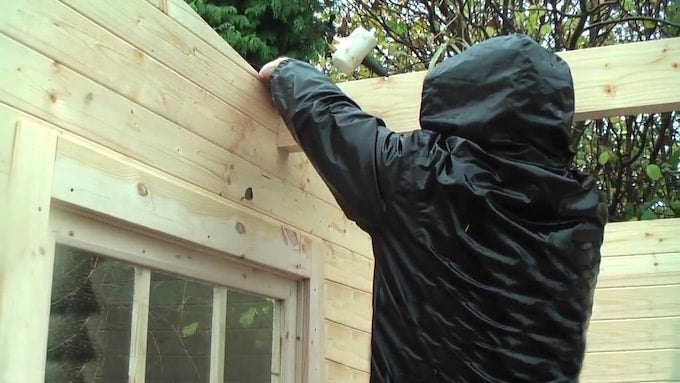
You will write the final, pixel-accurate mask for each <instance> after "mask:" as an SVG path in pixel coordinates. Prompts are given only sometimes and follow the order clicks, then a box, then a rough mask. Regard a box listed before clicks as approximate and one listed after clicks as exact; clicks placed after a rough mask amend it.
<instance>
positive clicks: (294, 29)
mask: <svg viewBox="0 0 680 383" xmlns="http://www.w3.org/2000/svg"><path fill="white" fill-rule="evenodd" d="M186 2H187V3H188V4H189V5H191V7H192V8H193V9H194V10H195V11H196V12H197V13H198V14H199V15H201V17H202V18H203V19H204V20H205V21H206V22H207V23H208V24H209V25H210V26H211V27H213V29H215V31H217V33H219V34H220V36H222V38H223V39H225V40H226V41H227V42H228V43H229V44H230V45H231V46H232V47H233V48H234V49H235V50H236V51H237V52H239V54H241V56H243V57H244V58H245V59H246V60H247V61H248V62H249V63H250V64H251V65H253V66H254V67H256V68H259V67H261V66H262V65H264V64H265V63H266V62H268V61H270V60H273V59H275V58H276V57H278V56H283V55H286V56H290V57H295V58H298V59H301V60H311V59H316V57H317V56H318V55H319V54H322V53H323V51H324V50H325V49H326V47H327V43H326V37H327V32H328V27H327V24H326V23H324V22H323V21H322V20H321V19H320V18H319V17H318V15H319V13H320V12H321V10H322V4H321V3H320V2H319V1H315V0H186Z"/></svg>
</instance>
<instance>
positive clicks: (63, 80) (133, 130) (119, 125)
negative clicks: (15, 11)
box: [0, 8, 371, 253]
mask: <svg viewBox="0 0 680 383" xmlns="http://www.w3.org/2000/svg"><path fill="white" fill-rule="evenodd" d="M154 9H155V8H154ZM0 46H2V47H3V52H4V54H3V55H0V70H2V71H3V73H5V74H6V75H5V79H6V80H5V81H2V82H0V102H4V103H6V104H9V105H10V106H12V107H14V108H17V109H19V110H22V111H24V112H27V113H29V114H32V115H35V116H37V117H40V118H42V119H45V120H47V121H50V122H52V123H53V124H54V125H57V126H59V127H61V128H64V129H66V130H68V131H70V132H73V133H75V134H78V135H80V136H83V137H85V138H87V139H90V140H92V141H94V142H97V143H99V144H101V145H103V146H106V147H109V148H111V149H113V150H116V151H118V152H120V153H122V154H125V155H126V156H129V157H130V158H133V159H136V160H139V161H141V162H144V163H145V164H147V165H150V166H153V167H155V168H158V169H160V170H163V171H164V172H167V173H169V174H172V175H174V176H176V177H179V178H181V179H183V180H185V181H188V182H191V183H193V184H194V185H198V186H200V187H202V188H204V189H206V190H208V191H210V192H212V193H214V194H216V195H220V196H222V197H224V198H228V199H230V200H232V201H234V202H236V203H238V204H242V205H245V206H247V207H250V208H252V209H255V210H257V211H259V212H262V213H264V214H267V215H270V216H272V217H274V218H276V219H279V220H281V221H283V222H286V223H287V224H290V225H292V226H294V227H296V228H298V229H300V230H302V231H305V232H308V233H311V232H314V234H316V235H318V236H319V237H321V238H324V239H326V240H328V241H332V242H334V243H337V244H339V245H341V246H345V247H347V248H349V249H351V250H354V251H357V252H360V253H370V251H371V250H370V240H369V237H368V235H367V234H366V233H365V232H363V231H361V230H360V229H358V227H356V225H355V224H353V223H352V222H351V221H349V220H348V219H347V218H346V217H345V215H344V213H343V212H342V211H341V210H340V209H339V208H338V207H337V206H332V205H330V204H329V203H327V202H324V201H321V200H320V199H318V198H317V197H315V196H312V195H311V194H309V193H307V192H305V191H303V190H301V189H299V188H297V187H295V186H293V185H291V184H290V183H288V182H286V181H285V180H283V179H281V178H279V177H277V176H276V175H274V174H271V173H268V172H265V171H263V170H261V169H259V168H257V167H256V166H254V165H253V164H251V163H250V162H248V161H246V160H244V159H242V158H240V157H238V156H236V155H234V154H233V153H231V152H228V151H227V150H224V149H223V148H220V147H219V146H217V145H215V144H213V143H211V142H209V141H207V140H205V139H203V138H201V137H198V136H196V135H195V134H193V133H191V132H189V131H187V130H186V129H184V128H182V127H181V126H179V125H177V124H174V123H172V122H170V121H168V120H167V119H164V118H162V117H160V116H158V115H157V114H155V113H152V112H150V111H148V110H147V109H145V108H143V107H140V106H139V105H138V104H135V103H133V102H131V101H130V100H128V99H126V98H124V97H122V96H121V95H119V94H117V93H115V92H113V91H111V90H110V89H108V88H106V87H103V86H101V85H99V84H97V83H95V82H93V81H91V80H89V79H87V78H85V77H83V76H81V75H80V74H78V73H76V72H74V71H72V70H71V69H69V68H67V67H64V66H63V65H61V64H59V63H57V62H55V61H53V60H51V59H48V58H47V57H45V56H42V55H40V54H38V53H37V52H35V51H33V50H31V49H29V48H27V47H26V46H24V45H21V44H19V43H17V42H16V41H14V40H12V39H10V38H8V37H7V36H4V35H1V34H0ZM12 84H22V86H15V85H12ZM152 127H153V129H152ZM159 132H162V133H159ZM248 190H250V191H251V192H248Z"/></svg>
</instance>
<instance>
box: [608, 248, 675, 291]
mask: <svg viewBox="0 0 680 383" xmlns="http://www.w3.org/2000/svg"><path fill="white" fill-rule="evenodd" d="M669 284H680V253H661V254H641V255H625V256H618V257H605V258H602V263H601V265H600V275H599V276H598V280H597V287H626V286H653V285H669Z"/></svg>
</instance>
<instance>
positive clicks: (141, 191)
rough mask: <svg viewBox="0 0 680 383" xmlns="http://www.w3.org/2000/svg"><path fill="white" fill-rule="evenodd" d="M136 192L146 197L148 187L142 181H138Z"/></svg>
mask: <svg viewBox="0 0 680 383" xmlns="http://www.w3.org/2000/svg"><path fill="white" fill-rule="evenodd" d="M137 193H139V195H141V196H142V197H146V196H147V195H149V189H147V188H146V185H144V184H143V183H141V182H138V183H137Z"/></svg>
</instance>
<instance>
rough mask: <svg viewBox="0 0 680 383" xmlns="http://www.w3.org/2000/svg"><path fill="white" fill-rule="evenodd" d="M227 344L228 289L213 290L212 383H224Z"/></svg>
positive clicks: (211, 334) (217, 288)
mask: <svg viewBox="0 0 680 383" xmlns="http://www.w3.org/2000/svg"><path fill="white" fill-rule="evenodd" d="M226 342H227V289H226V288H224V287H215V288H214V289H213V306H212V327H211V331H210V383H223V382H224V356H225V352H226Z"/></svg>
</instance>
